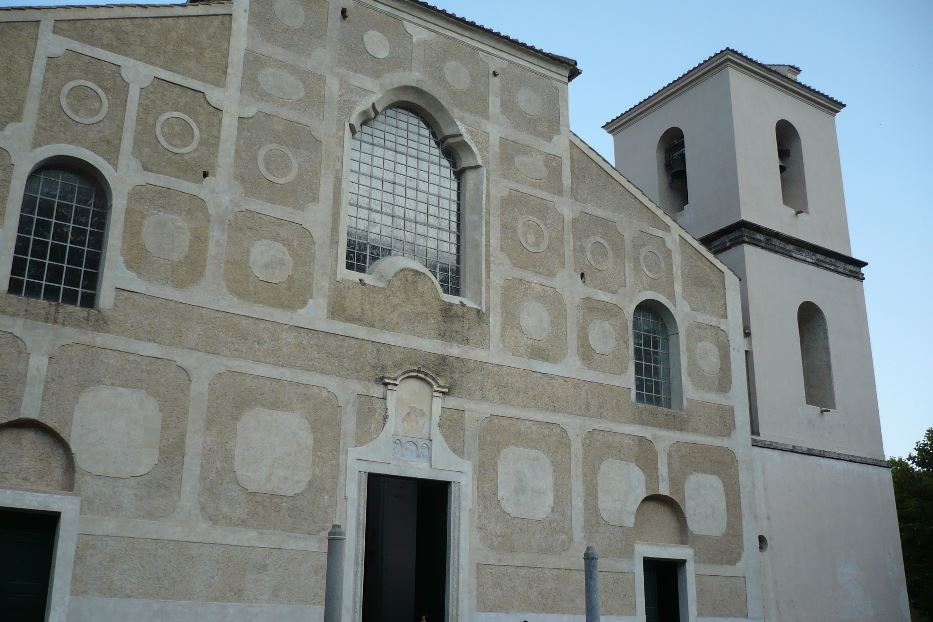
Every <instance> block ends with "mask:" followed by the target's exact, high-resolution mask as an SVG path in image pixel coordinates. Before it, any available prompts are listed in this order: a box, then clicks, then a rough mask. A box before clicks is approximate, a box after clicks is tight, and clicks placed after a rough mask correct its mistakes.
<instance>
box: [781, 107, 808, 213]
mask: <svg viewBox="0 0 933 622" xmlns="http://www.w3.org/2000/svg"><path fill="white" fill-rule="evenodd" d="M774 135H775V140H776V141H777V155H778V172H779V173H780V175H781V198H782V200H783V201H784V205H786V206H787V207H789V208H791V209H792V210H794V212H795V213H797V214H802V213H804V212H806V211H807V179H806V175H805V174H804V170H803V149H802V148H801V146H800V134H798V133H797V130H796V129H795V128H794V126H793V125H791V124H790V122H788V121H784V120H783V119H782V120H780V121H778V122H777V125H776V126H775V127H774Z"/></svg>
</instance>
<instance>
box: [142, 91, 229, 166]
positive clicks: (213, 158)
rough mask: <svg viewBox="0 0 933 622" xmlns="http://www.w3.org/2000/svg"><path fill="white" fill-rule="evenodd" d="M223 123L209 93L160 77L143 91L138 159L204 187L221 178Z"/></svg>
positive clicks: (146, 164) (143, 163)
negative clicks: (219, 154)
mask: <svg viewBox="0 0 933 622" xmlns="http://www.w3.org/2000/svg"><path fill="white" fill-rule="evenodd" d="M182 115H183V116H182ZM185 117H187V118H185ZM220 121H221V112H220V111H219V110H217V109H216V108H214V107H213V106H211V105H210V104H209V103H208V101H207V99H206V98H205V95H204V93H201V92H199V91H194V90H191V89H189V88H185V87H183V86H179V85H177V84H172V83H171V82H166V81H164V80H158V79H155V80H153V81H152V83H151V84H150V85H149V86H147V87H146V88H144V89H142V91H140V93H139V112H138V114H137V118H136V134H135V136H134V139H133V155H134V156H136V158H137V159H138V160H139V163H140V164H141V165H142V167H143V168H144V169H145V170H147V171H151V172H153V173H159V174H161V175H168V176H169V177H175V178H177V179H184V180H185V181H190V182H192V183H201V182H202V181H203V180H204V179H205V177H204V173H205V172H206V173H207V174H208V177H210V176H215V177H216V175H217V150H218V146H219V144H220Z"/></svg>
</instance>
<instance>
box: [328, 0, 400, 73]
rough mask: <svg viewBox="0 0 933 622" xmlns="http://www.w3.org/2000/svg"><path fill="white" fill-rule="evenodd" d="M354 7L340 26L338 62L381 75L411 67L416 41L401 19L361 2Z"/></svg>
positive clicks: (340, 64)
mask: <svg viewBox="0 0 933 622" xmlns="http://www.w3.org/2000/svg"><path fill="white" fill-rule="evenodd" d="M349 8H350V13H351V14H350V16H349V17H348V19H345V20H342V21H341V22H340V24H339V25H335V27H337V28H339V29H340V47H339V48H338V50H337V64H338V66H339V67H343V68H346V69H349V70H350V71H353V72H355V73H359V74H362V75H364V76H369V77H371V78H375V79H380V78H383V77H384V76H386V75H388V74H392V73H394V72H399V71H406V70H409V69H411V61H412V41H411V35H410V34H408V31H407V30H406V29H405V26H404V24H403V23H402V21H401V20H399V19H396V18H394V17H391V16H389V15H386V14H384V13H381V12H379V11H374V10H373V9H370V8H367V7H365V6H363V5H362V4H359V3H354V4H353V5H352V6H351V7H349Z"/></svg>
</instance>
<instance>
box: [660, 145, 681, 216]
mask: <svg viewBox="0 0 933 622" xmlns="http://www.w3.org/2000/svg"><path fill="white" fill-rule="evenodd" d="M657 159H658V205H659V206H660V207H661V208H662V209H663V210H664V211H665V212H667V213H668V214H671V215H674V214H677V213H678V212H682V211H683V210H684V208H685V207H686V206H687V203H688V202H689V196H688V194H687V143H686V141H685V140H684V133H683V131H682V130H681V129H680V128H679V127H672V128H669V129H668V130H666V131H665V132H664V133H663V134H661V138H660V139H658V148H657Z"/></svg>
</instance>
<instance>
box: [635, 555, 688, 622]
mask: <svg viewBox="0 0 933 622" xmlns="http://www.w3.org/2000/svg"><path fill="white" fill-rule="evenodd" d="M644 565H645V566H644V570H645V622H684V619H683V618H682V617H681V585H680V576H681V568H682V567H683V565H684V562H682V561H677V560H669V559H645V561H644Z"/></svg>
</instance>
